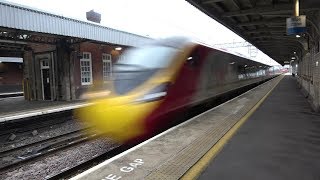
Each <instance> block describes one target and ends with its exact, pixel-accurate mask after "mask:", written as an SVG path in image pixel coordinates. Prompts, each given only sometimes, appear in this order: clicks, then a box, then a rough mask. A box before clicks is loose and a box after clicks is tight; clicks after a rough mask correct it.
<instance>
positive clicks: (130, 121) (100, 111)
mask: <svg viewBox="0 0 320 180" xmlns="http://www.w3.org/2000/svg"><path fill="white" fill-rule="evenodd" d="M158 103H159V102H148V103H139V104H134V103H128V101H127V103H123V102H122V103H120V102H119V100H116V99H113V100H111V99H109V100H102V101H96V102H94V104H93V105H92V106H88V107H84V108H82V109H79V110H77V112H76V116H77V117H78V118H79V119H80V120H82V121H85V122H88V123H90V124H92V125H94V126H95V128H96V129H97V130H99V131H101V133H103V134H105V135H107V136H109V137H111V138H113V139H114V140H116V141H119V142H124V141H127V140H129V139H133V138H134V137H137V136H140V135H142V134H144V132H145V131H146V130H145V127H144V120H145V118H146V117H147V116H148V115H149V114H150V113H151V112H152V110H154V109H155V108H156V107H157V105H158Z"/></svg>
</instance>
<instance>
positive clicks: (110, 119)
mask: <svg viewBox="0 0 320 180" xmlns="http://www.w3.org/2000/svg"><path fill="white" fill-rule="evenodd" d="M124 56H125V57H126V58H125V59H123V60H119V61H118V62H117V63H116V64H114V68H113V70H114V71H113V80H112V81H110V82H109V84H108V87H106V88H105V89H104V90H103V91H102V92H91V96H92V97H93V98H91V99H90V100H89V101H90V102H92V103H93V105H92V106H89V107H85V108H82V109H80V110H77V111H76V115H77V116H78V118H80V119H81V120H84V121H87V122H90V123H92V124H94V125H96V127H97V129H99V130H100V131H102V132H104V133H106V134H107V135H108V136H111V137H113V138H114V139H116V140H118V141H121V142H127V141H130V140H134V139H137V138H143V137H148V136H150V135H152V134H154V133H155V132H158V130H160V129H163V128H165V127H166V126H167V125H168V124H170V123H171V122H172V121H173V118H175V115H176V114H177V113H181V112H184V111H186V110H188V109H189V108H191V107H193V106H196V105H199V104H202V103H204V102H207V101H208V100H210V99H213V98H214V97H217V96H219V95H221V94H224V93H227V92H230V91H232V90H236V89H239V88H241V87H244V86H248V85H250V84H253V83H258V82H261V81H264V80H266V79H268V78H272V77H273V76H275V75H277V74H279V73H280V71H279V72H274V70H273V68H271V67H269V66H267V65H265V64H262V63H259V62H255V61H252V60H250V59H246V58H244V57H240V56H237V55H235V54H231V53H228V52H225V51H223V50H219V49H214V48H212V47H208V46H205V45H201V44H198V43H194V42H191V41H189V40H187V39H184V38H170V39H166V40H159V41H155V42H154V43H152V44H149V45H146V46H144V47H140V48H132V49H130V50H128V51H127V52H125V54H124ZM89 95H90V94H89ZM99 95H103V96H99Z"/></svg>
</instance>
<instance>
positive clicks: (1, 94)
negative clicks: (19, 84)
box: [0, 92, 23, 96]
mask: <svg viewBox="0 0 320 180" xmlns="http://www.w3.org/2000/svg"><path fill="white" fill-rule="evenodd" d="M12 94H23V92H10V93H0V96H3V95H12Z"/></svg>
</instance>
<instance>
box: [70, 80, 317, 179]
mask: <svg viewBox="0 0 320 180" xmlns="http://www.w3.org/2000/svg"><path fill="white" fill-rule="evenodd" d="M319 150H320V115H319V114H316V113H313V112H312V111H311V107H310V105H309V103H308V102H307V99H306V98H304V97H303V95H302V93H301V92H300V90H299V89H298V86H297V81H296V79H295V78H294V77H291V76H284V75H281V76H278V77H276V78H274V79H272V80H270V81H268V82H266V83H264V84H262V85H260V86H258V87H256V88H254V89H252V90H250V91H248V92H246V93H244V94H242V95H240V96H238V97H236V98H234V99H232V100H230V101H228V102H225V103H224V104H222V105H219V106H218V107H215V108H213V109H211V110H208V111H206V112H204V113H202V114H200V115H198V116H196V117H194V118H192V119H190V120H188V121H186V122H184V123H182V124H180V125H178V126H175V127H173V128H171V129H168V130H167V131H165V132H163V133H161V134H159V135H157V136H155V137H153V138H151V139H149V140H147V141H144V142H142V143H141V144H139V145H137V146H135V147H133V148H131V149H129V150H127V151H125V152H123V153H121V154H119V155H117V156H115V157H113V158H111V159H109V160H106V161H105V162H103V163H101V164H99V165H97V166H95V167H92V168H91V169H89V170H87V171H85V172H83V173H81V174H79V175H77V176H75V177H73V178H72V179H105V180H107V179H112V180H119V179H319V177H320V171H319V169H320V153H319V152H320V151H319Z"/></svg>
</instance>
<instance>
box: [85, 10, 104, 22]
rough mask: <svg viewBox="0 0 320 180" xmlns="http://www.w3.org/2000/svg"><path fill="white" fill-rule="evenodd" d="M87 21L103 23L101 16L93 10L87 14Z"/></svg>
mask: <svg viewBox="0 0 320 180" xmlns="http://www.w3.org/2000/svg"><path fill="white" fill-rule="evenodd" d="M86 16H87V20H88V21H92V22H96V23H100V21H101V14H99V13H97V12H94V11H93V10H91V11H88V12H86Z"/></svg>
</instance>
